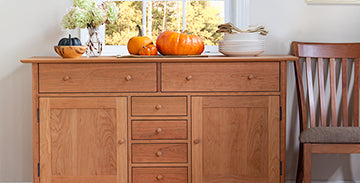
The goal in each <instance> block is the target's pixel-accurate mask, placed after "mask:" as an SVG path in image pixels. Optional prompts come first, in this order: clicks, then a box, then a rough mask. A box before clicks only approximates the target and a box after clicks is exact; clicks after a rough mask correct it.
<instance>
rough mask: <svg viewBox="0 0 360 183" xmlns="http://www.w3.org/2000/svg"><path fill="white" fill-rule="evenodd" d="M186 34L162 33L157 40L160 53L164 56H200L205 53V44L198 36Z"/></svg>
mask: <svg viewBox="0 0 360 183" xmlns="http://www.w3.org/2000/svg"><path fill="white" fill-rule="evenodd" d="M185 32H186V31H185ZM185 32H183V33H177V32H174V31H165V32H162V33H161V34H160V35H159V37H158V38H157V39H156V47H157V49H158V50H159V52H160V53H161V54H163V55H200V54H201V53H202V52H203V51H204V42H203V41H202V40H201V39H200V38H199V37H198V36H196V35H190V34H185Z"/></svg>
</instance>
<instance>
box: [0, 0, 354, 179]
mask: <svg viewBox="0 0 360 183" xmlns="http://www.w3.org/2000/svg"><path fill="white" fill-rule="evenodd" d="M0 2H1V5H0V17H1V23H2V25H1V29H0V36H1V38H0V42H1V44H0V53H1V61H0V182H13V181H18V182H30V181H32V124H31V119H32V109H31V107H32V105H31V77H30V76H31V66H30V64H21V63H20V62H19V60H20V59H22V58H27V57H31V56H49V55H56V53H55V52H54V51H53V46H54V45H56V44H57V42H58V41H59V39H60V38H62V37H65V36H66V35H67V34H68V31H64V30H62V28H61V27H60V20H61V17H62V16H63V15H64V14H65V12H66V9H67V8H69V7H70V6H71V5H72V0H1V1H0ZM250 8H251V10H250V12H251V16H250V17H251V18H250V22H251V23H252V24H261V25H265V26H266V27H267V28H268V29H269V30H270V34H269V35H268V36H267V43H266V44H267V45H266V54H288V53H289V49H290V43H291V41H293V40H299V41H326V42H360V33H359V30H360V22H359V21H358V20H360V11H359V10H360V6H349V5H348V6H343V5H311V6H309V5H306V4H305V3H304V0H250ZM71 33H72V34H73V35H74V36H76V35H78V32H77V31H72V32H71ZM288 76H289V82H288V84H289V86H288V106H287V108H288V111H287V124H288V126H287V127H288V129H287V132H288V134H287V135H288V142H287V143H288V144H287V160H288V161H287V165H286V166H287V170H288V172H287V178H288V179H293V178H294V174H295V171H296V158H297V153H296V152H297V148H298V147H297V135H298V134H297V131H298V129H297V123H296V122H292V119H296V108H295V106H296V103H293V102H294V101H296V99H295V98H294V88H295V87H294V81H293V70H292V65H291V64H289V72H288ZM353 156H354V155H352V156H346V155H345V156H344V155H341V156H340V155H332V156H329V155H327V156H326V157H325V158H316V157H314V161H315V164H325V166H321V168H320V166H317V165H314V168H315V169H316V170H314V174H313V177H314V178H315V179H322V180H327V179H329V180H342V179H347V180H351V178H352V177H354V178H355V179H356V180H360V175H359V174H358V172H360V161H359V159H360V158H353ZM349 165H351V166H352V171H350V169H349V168H348V167H349ZM349 172H353V174H351V173H349Z"/></svg>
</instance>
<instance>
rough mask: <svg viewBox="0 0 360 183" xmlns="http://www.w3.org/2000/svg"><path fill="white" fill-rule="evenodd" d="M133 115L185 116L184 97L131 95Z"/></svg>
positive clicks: (185, 104) (185, 103)
mask: <svg viewBox="0 0 360 183" xmlns="http://www.w3.org/2000/svg"><path fill="white" fill-rule="evenodd" d="M131 113H132V115H133V116H186V115H187V102H186V97H132V105H131Z"/></svg>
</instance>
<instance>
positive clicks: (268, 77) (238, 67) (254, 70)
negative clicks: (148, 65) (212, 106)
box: [161, 62, 280, 92]
mask: <svg viewBox="0 0 360 183" xmlns="http://www.w3.org/2000/svg"><path fill="white" fill-rule="evenodd" d="M279 68H280V65H279V62H231V63H230V62H227V63H162V64H161V78H162V80H161V90H162V91H164V92H175V91H279V89H280V87H279V77H280V71H279Z"/></svg>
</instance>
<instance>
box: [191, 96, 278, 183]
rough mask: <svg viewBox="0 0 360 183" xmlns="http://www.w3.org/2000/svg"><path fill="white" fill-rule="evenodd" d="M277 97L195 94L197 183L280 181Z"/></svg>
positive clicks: (194, 156) (194, 132) (193, 120)
mask: <svg viewBox="0 0 360 183" xmlns="http://www.w3.org/2000/svg"><path fill="white" fill-rule="evenodd" d="M279 128H280V123H279V97H278V96H217V97H212V96H209V97H193V98H192V132H193V134H192V140H193V145H192V156H193V157H192V166H193V168H192V178H193V181H192V182H193V183H224V182H226V183H243V182H268V183H274V182H280V149H279V143H280V139H279V136H280V134H279Z"/></svg>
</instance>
